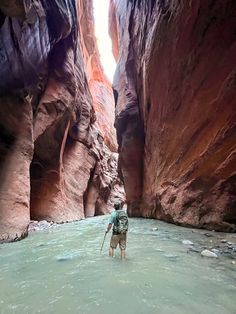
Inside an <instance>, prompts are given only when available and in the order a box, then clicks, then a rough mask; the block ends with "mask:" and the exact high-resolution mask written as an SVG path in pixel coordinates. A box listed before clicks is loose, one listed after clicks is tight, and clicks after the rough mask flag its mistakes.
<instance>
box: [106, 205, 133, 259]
mask: <svg viewBox="0 0 236 314" xmlns="http://www.w3.org/2000/svg"><path fill="white" fill-rule="evenodd" d="M123 205H124V203H120V204H115V205H114V208H115V211H114V212H112V213H111V217H110V221H109V224H108V226H107V230H106V233H108V232H109V231H110V229H111V227H112V225H113V230H112V236H111V242H110V248H109V256H111V257H113V256H114V250H115V249H116V247H117V245H118V243H119V246H120V252H121V259H125V249H126V233H127V231H128V226H129V222H128V216H127V214H126V212H125V211H124V210H123Z"/></svg>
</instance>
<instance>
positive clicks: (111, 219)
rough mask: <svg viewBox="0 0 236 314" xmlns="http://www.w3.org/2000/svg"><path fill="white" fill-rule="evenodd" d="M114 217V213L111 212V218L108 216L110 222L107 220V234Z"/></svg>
mask: <svg viewBox="0 0 236 314" xmlns="http://www.w3.org/2000/svg"><path fill="white" fill-rule="evenodd" d="M114 216H115V214H114V212H112V213H111V216H110V220H109V223H108V226H107V230H106V233H108V232H109V231H110V230H111V227H112V224H113V223H114Z"/></svg>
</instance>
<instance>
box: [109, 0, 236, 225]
mask: <svg viewBox="0 0 236 314" xmlns="http://www.w3.org/2000/svg"><path fill="white" fill-rule="evenodd" d="M235 12H236V2H235V1H232V0H226V1H225V0H224V1H223V0H222V1H210V0H209V1H208V0H206V1H205V0H204V1H201V0H198V1H177V0H166V1H157V0H156V1H155V0H154V1H134V0H129V1H128V0H111V6H110V33H111V37H112V40H113V51H114V55H115V57H116V59H117V60H118V66H117V70H116V75H115V79H114V84H113V85H114V96H115V99H116V128H117V133H118V143H119V153H120V155H119V156H120V157H119V158H120V168H121V174H122V176H123V179H124V184H125V190H126V193H127V200H128V211H129V214H130V215H133V216H143V217H153V218H158V219H163V220H166V221H169V222H173V223H176V224H182V225H186V226H188V225H191V226H195V227H203V228H209V229H214V230H225V231H235V230H236V84H235V73H236V58H235V56H236V41H235V30H236V28H235V26H236V23H235Z"/></svg>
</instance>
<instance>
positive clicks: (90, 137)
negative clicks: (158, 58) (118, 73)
mask: <svg viewBox="0 0 236 314" xmlns="http://www.w3.org/2000/svg"><path fill="white" fill-rule="evenodd" d="M91 12H92V3H91V2H90V1H88V2H87V6H85V7H83V6H82V1H64V0H62V1H61V0H60V1H58V0H54V1H43V0H38V1H23V0H21V1H13V0H12V1H1V3H0V76H1V80H0V112H1V115H0V151H1V154H0V163H1V168H0V178H1V183H0V241H1V242H2V241H13V240H18V239H20V238H22V237H24V236H25V235H27V228H28V224H29V221H30V218H31V219H36V220H41V219H46V220H49V221H56V222H65V221H72V220H77V219H81V218H84V217H85V216H93V215H95V214H101V213H106V212H108V211H110V210H111V205H112V203H113V200H114V197H115V196H119V197H121V198H123V192H122V186H121V183H120V181H119V179H118V178H117V170H116V164H117V154H116V152H115V151H116V142H115V140H114V139H115V137H114V134H115V133H114V130H113V129H112V125H113V112H112V109H110V108H109V105H110V106H111V107H112V105H113V103H112V101H111V103H109V99H110V98H111V91H112V90H111V86H109V82H108V81H107V80H105V78H104V79H101V80H99V84H100V87H99V86H98V87H96V86H95V88H92V87H91V86H92V85H96V84H95V83H93V84H92V83H91V84H90V81H91V80H94V81H96V80H97V79H96V76H95V75H91V71H93V67H94V66H95V64H90V65H91V68H90V69H89V68H88V60H91V59H93V58H94V59H96V64H97V68H98V69H99V71H100V76H101V77H102V68H101V65H100V62H99V57H98V54H97V48H96V42H95V37H94V32H93V20H92V13H91ZM86 17H89V18H86ZM87 29H88V30H89V32H90V34H89V33H88V32H87ZM85 34H86V36H90V37H89V38H90V39H89V41H88V40H87V39H86V38H85ZM85 45H86V48H85ZM93 47H95V48H96V50H95V51H94V49H93ZM85 51H87V52H88V54H87V55H85ZM103 83H104V87H103V85H102V84H103ZM90 90H91V91H90ZM97 91H99V92H100V93H101V94H100V95H95V93H96V92H97ZM91 92H92V93H91ZM106 92H107V94H106ZM106 95H107V96H106ZM102 97H103V98H104V99H105V100H106V101H104V102H103V98H102ZM106 97H107V98H106ZM109 97H110V98H109ZM98 103H99V105H97V104H98ZM102 105H104V107H102ZM99 106H100V107H99ZM98 108H101V111H99V114H100V115H101V118H100V120H99V119H97V122H96V117H97V116H98V117H99V114H98V115H97V111H98ZM101 112H102V113H101ZM103 115H104V117H103ZM102 119H103V120H104V121H102ZM106 126H107V128H106ZM104 140H105V142H104ZM111 150H112V151H113V152H112V153H111ZM90 190H92V192H90ZM94 191H95V193H94ZM91 194H93V196H92V197H91Z"/></svg>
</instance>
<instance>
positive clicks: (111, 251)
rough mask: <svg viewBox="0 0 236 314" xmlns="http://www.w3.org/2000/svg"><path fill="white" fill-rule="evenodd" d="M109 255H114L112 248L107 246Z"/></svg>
mask: <svg viewBox="0 0 236 314" xmlns="http://www.w3.org/2000/svg"><path fill="white" fill-rule="evenodd" d="M109 256H110V257H113V256H114V249H113V248H112V247H111V246H110V248H109Z"/></svg>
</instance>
